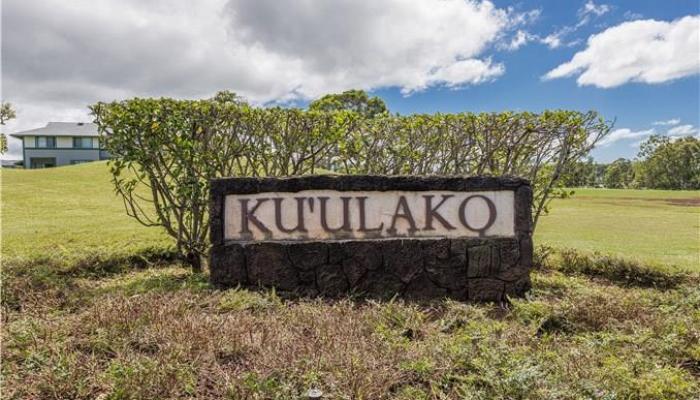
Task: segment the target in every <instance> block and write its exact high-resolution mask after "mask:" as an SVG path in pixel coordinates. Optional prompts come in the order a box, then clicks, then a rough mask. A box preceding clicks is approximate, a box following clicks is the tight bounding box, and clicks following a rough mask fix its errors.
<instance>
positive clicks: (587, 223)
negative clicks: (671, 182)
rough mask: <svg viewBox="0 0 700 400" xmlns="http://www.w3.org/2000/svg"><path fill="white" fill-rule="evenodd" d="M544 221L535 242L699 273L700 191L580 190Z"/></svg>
mask: <svg viewBox="0 0 700 400" xmlns="http://www.w3.org/2000/svg"><path fill="white" fill-rule="evenodd" d="M575 192H576V193H575V195H574V196H573V197H571V198H566V199H555V200H554V201H553V202H552V206H551V209H552V210H551V213H550V214H549V215H546V216H544V217H542V218H541V219H540V222H539V224H538V226H537V232H536V235H535V240H536V243H539V244H543V243H544V244H549V245H553V246H559V247H572V248H576V249H579V250H589V251H594V250H595V251H600V252H604V253H612V254H618V255H621V256H624V257H627V258H633V259H638V260H641V261H644V262H650V263H656V264H659V265H660V266H663V267H677V268H681V269H690V270H695V271H700V191H678V190H676V191H674V190H622V189H575Z"/></svg>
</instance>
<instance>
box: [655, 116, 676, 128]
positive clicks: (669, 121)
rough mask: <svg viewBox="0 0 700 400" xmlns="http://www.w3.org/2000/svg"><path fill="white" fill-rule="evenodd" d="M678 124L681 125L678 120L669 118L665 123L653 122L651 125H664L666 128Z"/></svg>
mask: <svg viewBox="0 0 700 400" xmlns="http://www.w3.org/2000/svg"><path fill="white" fill-rule="evenodd" d="M680 123H681V120H680V118H671V119H669V120H667V121H654V122H653V123H652V125H662V126H664V125H666V126H668V125H678V124H680Z"/></svg>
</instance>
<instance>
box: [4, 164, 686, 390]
mask: <svg viewBox="0 0 700 400" xmlns="http://www.w3.org/2000/svg"><path fill="white" fill-rule="evenodd" d="M0 178H1V179H2V186H1V188H2V242H3V243H2V244H3V248H2V310H3V323H2V328H1V329H2V347H3V349H2V350H3V351H2V366H1V372H2V376H1V380H0V382H2V383H1V385H2V387H1V388H0V397H1V398H3V399H4V398H7V399H25V398H32V399H34V398H36V399H45V398H46V399H66V398H70V399H95V398H99V399H171V398H172V399H176V398H177V399H181V398H202V399H271V398H274V399H299V398H303V394H304V393H305V392H306V390H308V389H309V388H311V387H318V388H320V389H322V390H323V392H324V393H325V397H324V398H328V399H331V398H340V399H403V400H409V399H411V400H412V399H572V400H573V399H649V400H651V399H698V398H700V284H699V283H700V277H699V276H698V275H693V274H685V273H680V272H678V271H679V269H678V268H675V267H674V268H667V267H666V266H667V265H671V264H672V265H676V266H678V267H680V269H694V270H695V271H698V270H699V269H698V265H697V254H698V241H697V240H694V238H697V236H698V210H699V209H698V206H697V205H696V206H687V205H677V204H679V203H678V202H679V201H680V202H683V203H687V202H688V201H689V200H688V199H692V198H697V197H698V196H697V193H690V192H654V191H609V190H598V189H595V190H581V191H579V193H578V195H577V197H575V198H573V199H564V200H556V201H555V202H554V204H553V211H552V213H551V214H550V215H549V216H547V217H544V218H543V219H542V221H541V224H540V226H539V227H538V232H537V240H538V242H539V243H547V244H552V245H556V246H561V247H576V248H580V249H583V250H587V251H588V250H598V251H602V252H611V253H615V254H620V255H624V256H625V257H628V258H629V257H634V258H637V259H638V261H634V260H632V261H629V260H621V259H618V258H616V257H607V256H598V255H595V256H588V255H585V254H583V255H579V254H578V253H575V252H561V253H557V254H555V255H552V256H550V257H549V259H547V261H546V262H544V263H543V266H542V267H541V268H540V269H538V270H536V271H533V273H532V278H533V289H532V291H531V292H530V293H529V294H528V296H527V298H524V299H513V301H512V304H511V305H510V309H508V310H504V309H502V308H499V307H497V306H495V305H489V304H465V303H459V302H455V301H450V300H436V301H434V302H432V303H429V304H418V303H412V302H405V301H402V300H394V301H388V302H382V301H359V300H356V299H351V298H347V299H340V300H328V299H312V298H302V299H290V298H284V297H282V296H281V295H279V294H278V293H276V292H275V291H255V290H244V289H231V290H224V291H222V290H216V289H215V288H212V287H211V286H209V284H208V280H207V278H208V277H207V275H206V274H193V273H192V272H190V271H189V270H188V269H186V268H184V267H183V266H182V265H180V264H179V263H178V262H177V261H174V260H173V259H172V257H171V253H169V251H168V250H167V249H168V248H169V246H170V245H169V243H170V242H169V241H168V239H167V238H166V237H165V236H164V235H163V234H162V233H161V232H159V230H158V229H156V228H145V227H143V226H141V225H139V224H138V223H136V222H135V221H132V220H131V219H130V218H129V217H127V216H126V215H125V214H124V211H123V208H122V205H121V203H120V201H119V199H118V198H117V197H115V195H114V194H113V192H112V188H111V184H110V182H109V173H108V171H107V169H106V167H105V164H104V163H92V164H84V165H78V166H71V167H63V168H56V169H49V170H35V171H24V170H3V171H0ZM668 199H670V200H668ZM671 200H673V201H671ZM647 263H651V266H647V265H646V264H647Z"/></svg>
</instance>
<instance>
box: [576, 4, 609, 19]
mask: <svg viewBox="0 0 700 400" xmlns="http://www.w3.org/2000/svg"><path fill="white" fill-rule="evenodd" d="M609 11H610V6H609V5H607V4H595V3H594V2H593V1H592V0H588V1H587V2H586V4H584V6H583V8H581V9H580V10H579V11H578V13H579V15H581V16H586V15H590V14H594V15H596V16H598V17H600V16H601V15H603V14H605V13H607V12H609Z"/></svg>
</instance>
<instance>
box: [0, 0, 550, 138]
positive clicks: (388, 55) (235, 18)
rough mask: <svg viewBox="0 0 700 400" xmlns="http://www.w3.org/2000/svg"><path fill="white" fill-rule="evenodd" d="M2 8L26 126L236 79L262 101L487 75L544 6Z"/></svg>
mask: <svg viewBox="0 0 700 400" xmlns="http://www.w3.org/2000/svg"><path fill="white" fill-rule="evenodd" d="M2 13H3V21H2V23H3V27H2V30H3V32H2V51H3V57H2V78H3V82H2V83H3V99H5V100H6V101H10V102H12V103H14V104H15V105H16V106H17V108H18V115H17V116H18V119H17V120H15V121H13V122H12V124H11V125H8V126H7V127H6V129H5V130H6V131H8V132H12V131H16V130H21V129H27V128H32V127H35V126H40V125H42V124H44V123H46V121H47V120H48V119H49V118H52V119H58V120H61V119H63V120H65V119H69V118H76V115H75V110H81V115H84V117H82V118H81V119H86V118H88V117H87V110H86V109H85V107H86V105H88V104H91V103H93V102H96V101H98V100H107V101H109V100H112V99H121V98H127V97H132V96H172V97H204V96H211V95H213V94H214V93H215V92H216V91H217V90H222V89H230V90H234V91H236V92H237V93H239V94H241V95H243V96H245V97H246V98H247V99H248V100H249V101H252V102H254V103H258V104H259V103H266V102H271V101H273V102H274V101H289V100H295V99H309V98H314V97H316V96H319V95H321V94H325V93H329V92H337V91H342V90H346V89H349V88H360V89H375V88H380V87H399V88H401V89H402V91H403V92H404V93H410V92H413V91H418V90H424V89H426V88H428V87H431V86H440V85H443V86H447V87H452V88H458V87H462V86H465V85H473V84H480V83H484V82H488V81H490V80H493V79H496V78H497V77H498V76H500V75H502V74H503V73H504V72H505V66H504V65H503V64H502V63H500V62H498V61H497V60H493V59H492V58H490V55H489V53H488V51H489V49H491V47H492V46H493V45H495V43H497V42H498V41H500V40H502V38H503V37H505V35H506V34H508V33H510V32H512V31H513V30H514V29H516V27H517V26H521V25H524V24H528V23H531V22H532V21H534V20H536V19H537V18H538V17H539V14H540V11H539V10H532V11H527V12H521V13H518V12H515V11H514V10H513V9H499V8H497V7H496V6H494V4H493V3H491V2H490V1H476V0H475V1H471V0H470V1H465V0H429V1H414V0H386V1H375V0H337V1H334V2H310V1H307V0H289V1H285V2H278V1H275V0H208V1H201V2H196V3H194V2H191V1H189V0H153V1H147V2H146V1H140V0H102V1H99V2H95V1H92V0H72V1H68V2H67V1H63V0H5V1H3V10H2ZM519 45H520V44H518V46H519ZM62 116H64V117H62Z"/></svg>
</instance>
